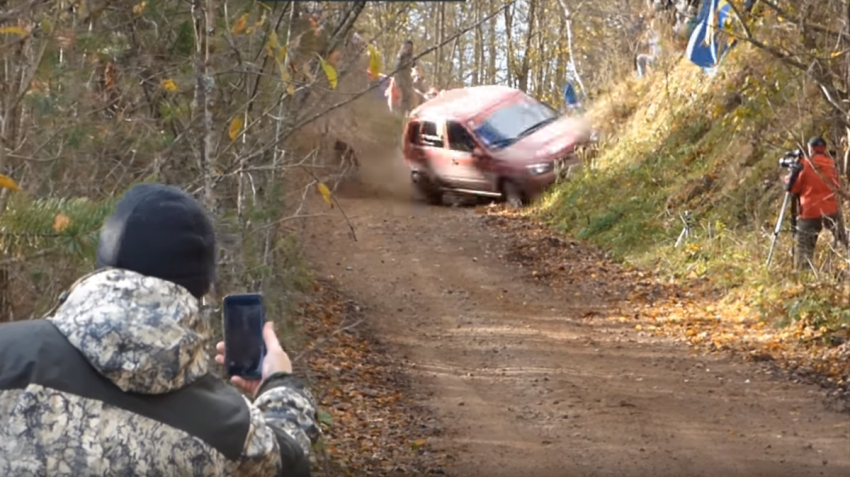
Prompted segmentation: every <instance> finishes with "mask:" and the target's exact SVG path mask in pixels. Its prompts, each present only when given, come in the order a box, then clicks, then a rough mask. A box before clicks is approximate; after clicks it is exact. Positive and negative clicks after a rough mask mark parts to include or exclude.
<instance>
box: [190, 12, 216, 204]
mask: <svg viewBox="0 0 850 477" xmlns="http://www.w3.org/2000/svg"><path fill="white" fill-rule="evenodd" d="M213 1H214V0H192V19H193V22H194V27H195V28H194V30H195V58H194V59H193V64H192V66H193V71H194V75H195V100H194V106H195V111H196V113H195V118H196V121H197V123H196V124H198V123H199V125H200V128H199V130H198V133H199V134H198V158H199V164H198V166H199V169H200V172H201V174H202V176H203V198H202V201H203V203H204V206H205V207H206V208H207V210H208V211H210V212H213V213H215V212H217V210H216V203H215V198H214V196H213V186H214V183H215V182H214V181H215V177H214V176H213V174H214V172H215V171H214V165H213V149H214V147H215V139H214V136H213V134H214V130H213V116H212V97H213V95H212V92H213V89H214V88H215V79H214V76H213V72H212V65H211V53H212V48H211V46H210V39H211V38H212V36H213V35H214V34H215V31H214V28H215V22H214V20H213V14H214V5H213ZM198 112H200V114H198Z"/></svg>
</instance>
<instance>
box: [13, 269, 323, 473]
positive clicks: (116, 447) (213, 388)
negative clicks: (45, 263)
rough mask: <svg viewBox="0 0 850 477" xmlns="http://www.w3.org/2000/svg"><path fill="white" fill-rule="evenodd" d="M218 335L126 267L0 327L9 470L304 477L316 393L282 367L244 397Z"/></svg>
mask: <svg viewBox="0 0 850 477" xmlns="http://www.w3.org/2000/svg"><path fill="white" fill-rule="evenodd" d="M209 331H210V328H209V324H208V323H206V320H205V319H204V318H202V316H201V314H200V313H199V310H198V302H197V300H196V299H195V298H194V297H192V296H191V295H190V294H189V292H188V291H186V290H185V289H183V288H181V287H179V286H177V285H174V284H172V283H170V282H166V281H163V280H159V279H155V278H151V277H145V276H142V275H139V274H136V273H133V272H128V271H125V270H117V269H108V270H104V271H101V272H97V273H94V274H92V275H89V276H88V277H84V278H83V279H82V280H81V281H80V282H78V283H77V284H76V285H75V286H74V287H73V288H72V289H71V290H70V292H69V293H68V294H67V298H66V299H65V300H64V301H63V302H62V303H61V304H60V306H59V307H58V308H57V310H56V311H55V313H54V314H53V315H52V316H51V317H49V318H48V319H45V320H32V321H22V322H16V323H9V324H5V325H2V326H0V476H3V477H28V476H33V477H42V476H43V477H52V476H74V477H89V476H92V477H93V476H162V477H166V476H240V477H252V476H285V477H301V476H309V475H310V465H309V452H310V445H311V441H315V439H316V438H317V437H318V435H319V430H318V427H317V425H316V406H315V402H314V399H313V397H312V396H311V394H310V392H309V391H308V390H306V389H305V388H304V387H303V386H301V384H300V383H299V382H298V381H296V380H295V379H294V378H293V377H292V376H290V375H288V374H283V373H280V374H277V375H274V376H271V377H270V378H269V379H267V380H266V382H265V384H264V385H263V387H262V388H261V390H260V392H259V393H258V396H257V398H256V399H255V400H254V402H253V403H251V402H249V401H248V400H247V399H246V398H245V397H243V396H242V395H241V394H240V393H239V392H238V391H236V390H235V389H234V388H233V387H232V386H230V385H229V384H227V383H226V382H224V381H223V380H221V379H220V378H218V377H216V376H214V375H213V374H211V372H210V359H209V354H208V350H209V346H208V345H209V336H210V333H209Z"/></svg>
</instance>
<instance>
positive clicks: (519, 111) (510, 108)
mask: <svg viewBox="0 0 850 477" xmlns="http://www.w3.org/2000/svg"><path fill="white" fill-rule="evenodd" d="M557 118H558V114H557V112H555V110H554V109H552V108H550V107H549V106H546V105H545V104H543V103H540V102H538V101H535V100H533V99H530V98H529V99H526V100H524V101H519V102H516V103H512V104H509V105H506V106H504V107H502V108H499V109H497V110H496V111H494V112H493V113H491V114H490V116H488V117H487V119H485V120H484V121H482V122H481V124H479V125H478V127H476V128H475V132H476V135H477V136H478V137H479V138H480V139H481V141H482V142H484V144H485V145H486V146H487V147H488V148H491V149H503V148H505V147H508V146H510V145H511V144H513V143H515V142H517V141H518V140H520V139H522V138H523V137H525V136H527V135H529V134H531V133H533V132H534V131H536V130H538V129H540V128H541V127H543V126H545V125H547V124H549V123H551V122H552V121H554V120H555V119H557Z"/></svg>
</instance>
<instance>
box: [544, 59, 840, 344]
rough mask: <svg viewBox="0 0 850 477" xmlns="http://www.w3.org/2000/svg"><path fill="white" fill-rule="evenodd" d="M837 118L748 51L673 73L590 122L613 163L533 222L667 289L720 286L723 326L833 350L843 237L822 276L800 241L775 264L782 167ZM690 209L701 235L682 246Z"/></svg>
mask: <svg viewBox="0 0 850 477" xmlns="http://www.w3.org/2000/svg"><path fill="white" fill-rule="evenodd" d="M824 113H825V110H824V108H822V106H820V103H819V100H818V98H817V92H816V91H815V90H814V89H813V88H812V87H811V85H809V84H807V83H806V82H805V80H804V78H802V77H801V76H800V75H798V74H795V73H793V72H791V71H789V70H787V69H785V68H782V67H781V66H777V65H776V64H775V63H771V62H768V61H765V60H764V59H762V58H760V57H759V55H758V54H757V53H756V52H754V51H751V50H750V49H748V48H746V47H739V48H737V49H736V50H734V51H733V52H732V53H731V55H730V57H728V58H727V59H726V60H725V61H724V63H723V65H722V66H721V68H720V71H718V72H717V73H716V74H715V75H713V76H709V75H706V74H704V73H703V72H702V71H700V70H699V69H698V68H696V67H695V66H693V65H692V64H690V63H689V62H687V61H686V60H679V61H671V62H668V64H667V65H662V67H661V68H659V69H658V70H657V71H655V72H654V73H653V74H652V75H651V76H650V77H649V78H646V79H644V80H636V79H633V80H627V81H625V82H623V83H622V84H620V85H618V86H617V87H616V88H614V89H613V90H612V91H610V92H609V93H608V94H607V95H606V96H605V97H603V98H600V99H599V100H598V101H597V103H596V104H595V105H594V108H593V110H592V111H591V112H590V114H589V116H590V117H591V119H592V120H593V123H594V125H595V126H596V127H598V128H600V129H601V130H602V131H603V133H604V135H603V139H602V145H601V147H600V151H599V156H598V157H597V158H596V159H595V160H594V161H593V163H592V164H588V167H585V168H584V169H583V171H582V172H581V173H580V174H578V176H576V177H575V178H574V179H573V180H571V181H569V182H566V183H564V184H561V185H559V186H558V187H556V188H554V190H553V191H551V192H550V193H549V194H548V196H547V197H545V198H544V199H543V200H542V201H541V203H540V204H539V205H538V207H536V208H535V210H534V212H533V213H535V214H537V216H538V217H540V218H542V219H543V220H544V221H545V222H546V223H547V224H548V225H549V226H551V227H554V228H556V229H558V230H560V231H562V232H564V233H566V234H569V235H571V236H574V237H576V238H578V239H582V240H587V241H589V242H591V243H593V244H595V245H598V246H600V247H602V248H604V249H607V250H610V251H611V252H612V254H613V255H614V256H615V257H616V258H618V259H619V260H621V261H623V262H625V263H627V264H631V265H634V266H638V267H641V268H649V269H653V270H656V272H657V273H658V275H659V276H660V277H661V278H662V279H664V280H668V281H675V282H678V283H680V284H683V285H688V284H694V283H697V282H699V283H708V284H709V286H710V288H711V289H712V290H713V291H714V292H719V293H715V294H713V296H715V297H720V298H719V301H718V302H717V303H714V304H713V305H717V306H718V308H717V310H719V311H716V313H718V316H720V317H722V318H726V319H728V320H734V321H736V322H741V321H742V320H752V321H753V323H757V324H758V326H756V327H754V328H753V329H755V328H758V329H760V330H767V331H768V332H769V333H772V334H773V335H774V337H775V338H776V339H778V340H780V341H781V342H783V343H787V344H788V346H793V347H802V348H804V349H805V350H807V352H809V353H811V352H816V353H819V354H823V353H826V352H829V350H830V349H831V348H833V347H835V346H839V345H841V344H842V343H844V342H846V340H847V339H848V338H850V336H848V326H850V312H848V311H847V309H846V306H845V304H846V303H847V301H848V299H850V294H848V288H847V287H846V285H844V284H843V282H842V281H841V280H840V278H838V277H840V276H842V275H843V271H844V269H845V268H846V256H842V255H841V254H838V253H835V252H833V251H831V250H830V246H831V242H832V237H831V236H830V235H829V233H824V235H822V237H821V240H820V242H819V251H818V254H817V255H816V263H817V264H818V271H817V272H816V273H804V274H799V273H796V272H794V271H793V269H792V267H791V248H792V238H791V235H790V234H788V233H787V232H786V233H783V234H782V235H780V242H779V245H778V247H777V253H776V256H775V258H774V261H773V263H772V264H771V267H770V268H769V269H768V268H767V267H765V264H764V262H765V259H766V257H767V253H768V249H769V246H770V241H771V237H772V232H773V226H774V224H775V221H776V218H777V216H778V213H779V209H780V205H781V203H782V197H783V194H784V190H783V188H782V187H781V184H780V181H781V178H782V175H783V174H784V173H785V172H786V171H784V170H782V169H780V168H779V167H778V166H777V159H778V158H779V157H780V156H781V155H782V153H783V152H785V151H786V150H788V149H792V148H796V146H797V142H798V141H803V142H804V141H805V139H806V138H808V137H809V136H811V135H813V134H823V133H824V132H825V130H826V125H827V123H826V122H825V120H824V119H823V118H824V117H826V115H825V114H824ZM845 209H846V205H845ZM686 211H691V212H692V213H693V218H694V228H693V232H692V234H691V236H690V238H689V239H688V240H687V242H686V243H684V244H682V245H681V246H680V247H674V244H675V242H676V239H677V237H678V236H679V234H680V232H681V231H682V227H683V222H682V214H684V213H685V212H686ZM784 229H785V230H787V229H788V224H787V223H786V224H785V225H784ZM723 310H725V312H724V311H723ZM713 312H715V311H714V309H713ZM764 332H765V331H760V333H764ZM845 346H846V345H845Z"/></svg>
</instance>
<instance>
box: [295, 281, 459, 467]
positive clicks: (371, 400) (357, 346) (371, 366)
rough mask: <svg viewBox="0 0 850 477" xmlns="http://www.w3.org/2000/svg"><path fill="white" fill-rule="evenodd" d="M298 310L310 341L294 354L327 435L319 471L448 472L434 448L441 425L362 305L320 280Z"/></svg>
mask: <svg viewBox="0 0 850 477" xmlns="http://www.w3.org/2000/svg"><path fill="white" fill-rule="evenodd" d="M297 315H298V321H299V324H298V328H299V334H300V335H302V337H303V338H304V340H305V341H306V343H302V345H303V346H299V347H298V349H299V352H298V353H293V356H292V359H293V362H294V364H295V367H296V369H302V368H304V367H306V368H307V370H308V371H307V374H308V375H307V378H308V381H309V382H310V384H311V388H312V390H313V392H314V394H315V395H316V398H317V400H318V401H319V416H318V417H319V424H320V426H321V428H322V432H323V434H324V435H323V439H322V442H321V443H320V444H319V445H317V452H316V455H317V462H316V464H317V466H318V469H317V472H316V474H317V475H320V476H325V477H328V476H343V475H345V476H347V475H352V476H353V475H358V476H360V475H367V476H386V475H411V474H412V475H422V474H444V473H445V469H444V467H445V466H446V465H447V462H449V461H450V457H448V456H447V455H446V454H445V453H442V452H440V451H438V450H435V449H432V448H431V445H430V442H431V439H432V438H433V437H436V436H439V435H440V432H441V429H440V427H439V426H438V425H437V423H436V421H435V419H434V418H433V417H432V415H431V413H430V412H429V411H428V410H427V409H425V408H423V407H422V406H420V405H418V404H416V403H415V399H414V396H413V393H412V388H411V385H410V381H409V378H408V377H407V374H406V373H405V372H404V369H402V363H401V362H399V361H398V360H397V359H394V358H392V357H391V356H390V354H389V353H388V350H387V349H386V347H385V346H384V345H383V344H382V343H381V342H380V341H378V340H377V338H376V337H375V336H376V335H375V333H373V332H372V330H371V329H370V328H369V326H368V324H367V323H366V322H365V321H364V320H363V310H362V309H361V308H360V307H359V306H358V305H357V304H356V303H355V302H353V301H352V300H350V299H348V298H347V297H346V296H345V295H344V294H343V293H342V292H341V291H340V289H339V287H338V286H337V284H336V283H335V281H333V280H332V279H321V280H318V281H316V282H315V284H314V290H313V293H311V294H310V296H309V297H308V298H306V299H304V300H303V301H302V302H301V303H300V304H299V307H298V312H297Z"/></svg>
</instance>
